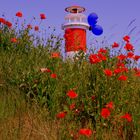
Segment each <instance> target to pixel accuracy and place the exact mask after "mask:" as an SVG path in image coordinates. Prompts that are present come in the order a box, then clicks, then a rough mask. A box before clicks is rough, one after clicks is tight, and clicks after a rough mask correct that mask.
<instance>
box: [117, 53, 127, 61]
mask: <svg viewBox="0 0 140 140" xmlns="http://www.w3.org/2000/svg"><path fill="white" fill-rule="evenodd" d="M117 58H118V59H119V60H124V59H126V56H125V55H123V54H120V55H118V56H117Z"/></svg>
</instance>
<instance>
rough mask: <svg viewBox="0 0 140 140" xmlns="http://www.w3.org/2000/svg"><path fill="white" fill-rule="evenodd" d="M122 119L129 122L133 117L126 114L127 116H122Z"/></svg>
mask: <svg viewBox="0 0 140 140" xmlns="http://www.w3.org/2000/svg"><path fill="white" fill-rule="evenodd" d="M121 118H123V119H126V120H127V121H128V122H131V121H132V116H131V115H130V114H129V113H126V114H125V115H123V116H121Z"/></svg>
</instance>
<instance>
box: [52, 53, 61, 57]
mask: <svg viewBox="0 0 140 140" xmlns="http://www.w3.org/2000/svg"><path fill="white" fill-rule="evenodd" d="M59 57H60V53H59V52H52V53H51V58H59Z"/></svg>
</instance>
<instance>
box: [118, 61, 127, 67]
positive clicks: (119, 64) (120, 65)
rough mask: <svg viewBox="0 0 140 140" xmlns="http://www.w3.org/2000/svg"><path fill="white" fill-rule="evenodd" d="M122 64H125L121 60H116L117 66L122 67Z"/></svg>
mask: <svg viewBox="0 0 140 140" xmlns="http://www.w3.org/2000/svg"><path fill="white" fill-rule="evenodd" d="M124 66H125V64H124V63H122V62H118V63H117V67H124Z"/></svg>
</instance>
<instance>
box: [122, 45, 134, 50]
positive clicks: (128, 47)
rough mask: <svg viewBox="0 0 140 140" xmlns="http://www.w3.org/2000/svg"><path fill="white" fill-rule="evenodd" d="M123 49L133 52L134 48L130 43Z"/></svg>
mask: <svg viewBox="0 0 140 140" xmlns="http://www.w3.org/2000/svg"><path fill="white" fill-rule="evenodd" d="M124 48H125V49H126V50H127V51H133V50H134V47H133V46H132V45H131V44H130V43H126V45H125V46H124Z"/></svg>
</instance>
